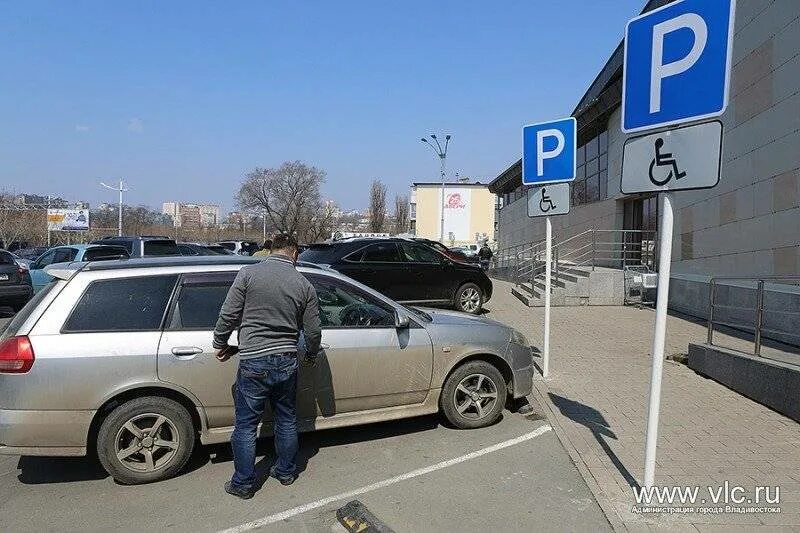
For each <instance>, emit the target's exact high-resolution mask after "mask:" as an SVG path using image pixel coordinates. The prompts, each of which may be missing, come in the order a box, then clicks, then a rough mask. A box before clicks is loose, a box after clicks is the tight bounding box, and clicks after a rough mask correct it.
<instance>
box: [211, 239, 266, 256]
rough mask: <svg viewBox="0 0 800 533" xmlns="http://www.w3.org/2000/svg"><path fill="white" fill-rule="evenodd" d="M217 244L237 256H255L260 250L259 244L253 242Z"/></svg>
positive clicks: (224, 242)
mask: <svg viewBox="0 0 800 533" xmlns="http://www.w3.org/2000/svg"><path fill="white" fill-rule="evenodd" d="M217 244H219V245H220V246H222V247H224V248H226V249H228V250H230V251H231V252H233V253H234V254H236V255H253V254H254V253H255V252H257V251H258V250H259V248H260V246H259V244H258V243H257V242H253V241H221V242H218V243H217Z"/></svg>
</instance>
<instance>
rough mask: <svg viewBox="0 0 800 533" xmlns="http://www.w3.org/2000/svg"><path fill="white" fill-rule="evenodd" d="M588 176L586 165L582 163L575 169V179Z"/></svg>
mask: <svg viewBox="0 0 800 533" xmlns="http://www.w3.org/2000/svg"><path fill="white" fill-rule="evenodd" d="M585 177H586V166H585V165H581V166H579V167H578V168H577V169H576V170H575V179H576V180H582V179H583V178H585Z"/></svg>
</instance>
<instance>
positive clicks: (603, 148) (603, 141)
mask: <svg viewBox="0 0 800 533" xmlns="http://www.w3.org/2000/svg"><path fill="white" fill-rule="evenodd" d="M597 139H598V144H599V146H598V149H599V151H600V153H601V154H604V153H606V152H608V131H604V132H602V133H601V134H600V136H599V137H598V138H597Z"/></svg>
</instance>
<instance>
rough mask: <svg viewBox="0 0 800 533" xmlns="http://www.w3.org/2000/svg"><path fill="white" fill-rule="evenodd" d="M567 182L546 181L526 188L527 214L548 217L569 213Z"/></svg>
mask: <svg viewBox="0 0 800 533" xmlns="http://www.w3.org/2000/svg"><path fill="white" fill-rule="evenodd" d="M569 187H570V185H569V183H548V184H546V185H538V186H536V187H531V188H530V189H528V216H529V217H549V216H551V215H566V214H567V213H569V196H570V194H569Z"/></svg>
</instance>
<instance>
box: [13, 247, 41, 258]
mask: <svg viewBox="0 0 800 533" xmlns="http://www.w3.org/2000/svg"><path fill="white" fill-rule="evenodd" d="M46 251H47V247H46V246H34V247H33V248H20V249H19V250H16V251H14V253H15V254H16V255H17V256H19V257H21V258H22V259H27V260H29V261H35V260H36V259H38V258H39V256H40V255H42V254H43V253H45V252H46Z"/></svg>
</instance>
